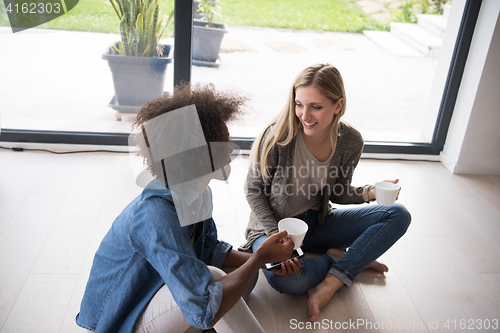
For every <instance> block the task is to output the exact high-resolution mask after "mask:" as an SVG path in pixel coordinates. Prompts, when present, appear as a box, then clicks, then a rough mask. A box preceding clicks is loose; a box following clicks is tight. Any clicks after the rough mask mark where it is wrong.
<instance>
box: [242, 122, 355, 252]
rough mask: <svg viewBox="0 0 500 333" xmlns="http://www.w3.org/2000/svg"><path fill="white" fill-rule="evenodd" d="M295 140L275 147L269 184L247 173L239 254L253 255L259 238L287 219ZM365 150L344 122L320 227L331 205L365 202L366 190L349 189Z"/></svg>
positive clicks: (331, 169) (271, 154) (334, 155)
mask: <svg viewBox="0 0 500 333" xmlns="http://www.w3.org/2000/svg"><path fill="white" fill-rule="evenodd" d="M268 133H269V130H267V131H266V132H265V133H264V137H266V136H267V135H268ZM295 140H296V138H293V139H292V141H291V142H290V143H289V144H288V145H286V146H280V145H275V147H273V149H271V151H270V152H269V156H268V158H267V166H268V170H269V173H270V175H271V180H270V183H265V182H264V180H263V178H262V175H261V173H260V172H259V173H257V174H255V175H254V174H253V171H252V168H251V167H250V170H249V171H248V175H247V178H246V181H245V185H244V187H245V196H246V198H247V201H248V204H249V205H250V208H251V213H250V221H249V222H248V226H247V229H246V232H245V237H246V239H247V242H246V243H245V244H243V245H242V246H241V247H240V248H239V250H240V251H244V252H251V251H252V250H251V249H252V244H253V243H254V242H255V240H257V238H259V237H261V236H263V235H269V236H271V235H273V234H275V233H277V232H278V221H279V220H281V219H283V218H285V217H286V216H284V211H285V205H286V200H287V195H286V194H285V193H283V192H285V191H283V189H285V188H286V186H287V184H291V182H292V172H287V170H289V169H287V167H289V166H292V165H293V153H294V148H295ZM263 141H264V140H262V142H263ZM260 149H261V147H260ZM362 150H363V138H362V136H361V134H360V133H359V132H358V131H357V130H356V129H354V128H353V127H351V126H349V125H347V124H345V123H342V122H341V123H340V127H339V137H338V140H337V147H336V149H335V153H334V154H333V157H332V159H331V161H330V166H329V172H328V179H327V184H326V185H325V186H324V187H323V189H322V200H321V208H320V210H319V212H318V220H319V224H323V222H324V221H325V217H326V215H327V214H328V213H330V212H331V210H332V209H333V208H332V207H331V204H330V201H331V202H333V203H337V204H357V203H363V202H364V199H363V189H364V186H361V187H353V186H351V185H350V184H351V179H352V175H353V173H354V169H355V168H356V165H357V164H358V161H359V158H360V156H361V152H362ZM259 154H260V153H259Z"/></svg>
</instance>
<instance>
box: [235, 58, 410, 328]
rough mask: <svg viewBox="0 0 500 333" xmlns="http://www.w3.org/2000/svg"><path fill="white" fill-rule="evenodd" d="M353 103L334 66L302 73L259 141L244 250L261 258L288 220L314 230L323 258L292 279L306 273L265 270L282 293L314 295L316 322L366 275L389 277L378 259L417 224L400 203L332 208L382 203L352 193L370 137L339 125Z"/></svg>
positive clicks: (309, 239) (365, 189)
mask: <svg viewBox="0 0 500 333" xmlns="http://www.w3.org/2000/svg"><path fill="white" fill-rule="evenodd" d="M346 102H347V98H346V94H345V91H344V83H343V80H342V76H341V75H340V72H339V71H338V70H337V69H336V68H335V67H333V66H332V65H330V64H319V65H314V66H310V67H308V68H306V69H305V70H303V71H302V72H301V73H300V74H299V75H298V76H297V78H296V79H295V81H294V83H293V85H292V88H291V90H290V94H289V97H288V102H287V104H286V106H285V108H284V109H283V111H282V112H281V113H280V114H279V115H278V116H277V117H276V119H275V120H274V121H273V122H272V123H271V124H270V125H269V126H267V127H266V129H265V130H264V131H263V133H262V134H261V135H260V136H259V137H258V138H257V140H256V141H255V142H254V145H253V146H252V151H251V155H250V160H251V166H250V170H249V172H248V176H247V179H246V182H245V193H246V197H247V200H248V203H249V205H250V208H251V214H250V221H249V223H248V227H247V230H246V239H247V242H246V244H244V245H242V248H241V249H240V250H242V251H248V252H251V251H254V252H255V251H258V249H260V246H262V244H263V242H264V241H265V240H266V239H268V238H269V237H272V236H273V235H275V234H276V233H277V232H278V222H279V221H280V220H281V219H283V218H286V217H296V218H299V219H301V220H304V221H305V222H306V223H307V224H308V227H309V228H308V231H307V233H306V235H305V238H304V241H303V246H302V249H303V250H304V251H307V252H314V253H319V254H322V255H321V256H319V257H315V258H306V259H300V260H295V262H294V263H293V264H292V268H293V271H292V272H295V271H296V270H298V269H300V272H299V274H293V275H286V276H283V275H279V274H275V273H273V272H270V271H266V270H264V274H265V276H266V278H267V280H268V281H269V284H270V285H271V286H272V287H273V288H274V289H276V290H278V291H279V292H281V293H287V294H301V293H304V292H308V293H309V300H308V315H309V319H310V320H311V321H315V320H316V319H317V317H318V315H319V312H320V310H321V308H322V307H323V306H325V305H326V304H327V303H328V302H329V300H330V299H331V298H332V297H333V295H334V293H335V292H336V291H337V290H338V289H339V288H340V287H341V286H342V285H346V286H349V285H350V284H351V283H352V282H353V280H354V279H355V277H356V275H357V274H359V273H360V272H361V271H362V270H363V269H365V268H367V267H369V268H373V269H376V270H378V271H381V272H387V271H388V268H387V266H385V265H384V264H381V263H379V262H377V261H375V260H376V259H377V258H378V257H379V256H380V255H382V254H383V253H384V252H385V251H387V250H388V249H389V248H390V247H391V246H392V245H393V244H394V243H395V242H396V241H397V240H398V239H399V238H400V237H401V236H402V235H403V234H404V233H405V232H406V229H407V228H408V226H409V224H410V220H411V218H410V214H409V213H408V211H407V210H406V208H405V207H404V206H402V205H400V204H395V205H393V206H390V207H385V206H379V205H370V206H366V207H363V208H350V209H332V207H331V203H336V204H360V203H364V202H369V201H373V200H375V190H374V187H373V186H372V185H366V186H360V187H354V186H351V179H352V176H353V173H354V169H355V167H356V165H357V164H358V161H359V159H360V156H361V152H362V150H363V138H362V137H361V134H360V133H359V132H358V131H357V130H355V129H354V128H353V127H351V126H349V125H347V124H346V123H344V122H342V121H340V118H341V117H342V116H343V115H344V113H345V110H346ZM391 182H393V183H396V182H397V180H394V181H391ZM346 248H348V250H347V252H346V253H345V254H344V251H343V250H344V249H346Z"/></svg>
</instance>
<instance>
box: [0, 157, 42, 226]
mask: <svg viewBox="0 0 500 333" xmlns="http://www.w3.org/2000/svg"><path fill="white" fill-rule="evenodd" d="M48 159H49V154H44V153H34V152H20V153H19V155H17V156H16V158H15V159H13V160H12V161H11V162H10V163H9V164H8V166H7V167H6V168H5V169H4V170H3V172H2V173H1V174H0V189H5V190H3V191H0V212H1V214H0V235H1V234H2V233H3V231H4V230H5V228H6V227H7V225H8V224H9V222H10V220H11V219H12V217H13V216H14V215H15V214H16V212H17V210H18V208H19V206H20V205H21V203H22V202H23V201H24V198H25V197H26V195H27V193H28V192H29V190H30V189H31V187H32V186H33V183H34V182H35V180H36V179H37V178H38V175H40V173H41V171H42V170H43V168H44V166H45V164H46V163H47V160H48Z"/></svg>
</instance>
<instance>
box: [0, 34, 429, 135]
mask: <svg viewBox="0 0 500 333" xmlns="http://www.w3.org/2000/svg"><path fill="white" fill-rule="evenodd" d="M116 40H118V36H117V35H113V34H99V33H83V32H68V31H48V30H40V29H31V30H27V31H25V32H21V33H16V34H12V33H11V32H10V29H9V28H2V27H0V45H2V47H1V49H0V59H1V62H0V73H2V75H1V78H0V116H1V124H0V126H1V127H3V128H31V129H45V130H51V129H52V130H54V129H57V130H87V131H93V132H95V131H111V132H123V131H128V130H130V126H131V121H132V120H133V117H127V118H124V119H123V121H122V122H117V121H116V119H115V113H114V110H112V109H111V108H110V107H108V106H107V105H108V103H109V102H110V100H111V99H112V97H113V95H114V93H113V85H112V81H111V73H110V71H109V67H108V66H107V64H106V62H105V61H104V60H102V59H101V54H102V52H103V51H104V50H105V49H106V48H107V46H108V45H109V44H111V43H113V42H114V41H116ZM167 42H171V43H172V42H173V41H172V40H167ZM325 62H328V63H331V64H333V65H334V66H336V67H337V68H338V69H339V70H340V72H341V73H342V75H343V77H344V81H345V85H346V93H347V112H346V116H345V118H344V119H345V120H346V121H348V122H350V123H351V124H353V125H354V126H356V127H357V128H358V129H360V130H361V131H362V132H363V134H364V135H365V138H367V137H368V138H373V137H374V135H375V136H377V135H379V134H380V133H381V132H383V133H385V134H384V135H385V138H386V139H394V140H401V138H403V137H407V138H408V133H411V134H410V138H409V140H419V139H421V138H420V137H419V132H420V128H421V127H422V123H423V121H424V119H425V118H426V117H428V116H426V114H427V113H428V112H435V111H434V110H427V100H428V97H429V94H430V89H431V86H432V82H433V75H434V71H435V69H436V64H437V61H436V59H433V58H429V57H403V56H396V55H394V54H392V53H390V52H388V51H386V50H385V49H383V48H381V47H379V46H378V45H376V44H375V43H374V42H372V41H371V40H369V39H368V38H367V37H366V36H364V35H362V34H359V33H338V32H314V31H303V30H300V31H295V30H286V29H271V28H253V27H237V26H230V27H229V31H228V33H227V34H226V36H225V37H224V40H223V45H222V51H221V54H220V66H219V67H218V68H212V67H199V66H193V68H192V82H193V83H213V84H214V85H215V86H216V87H218V88H222V89H231V90H235V91H237V92H239V93H242V94H244V95H246V96H248V97H249V98H250V100H249V103H248V105H247V108H246V115H245V116H244V117H243V118H242V119H240V120H239V121H237V122H235V123H234V125H233V128H234V129H233V131H232V134H233V135H235V136H255V135H257V134H258V133H259V132H260V130H261V129H262V128H263V127H264V126H265V124H266V123H268V122H269V121H270V120H271V119H272V118H274V117H275V116H276V115H277V113H278V112H279V111H280V110H281V108H282V107H283V105H284V103H285V101H286V98H287V95H288V92H289V88H290V85H291V83H292V81H293V80H294V78H295V76H296V75H297V74H298V73H299V72H300V71H301V70H302V69H304V68H305V67H307V66H309V65H311V64H315V63H325ZM172 73H173V67H172V66H169V67H168V69H167V77H166V90H167V91H171V89H172V82H173V80H172V77H173V75H172ZM375 132H377V133H375ZM374 133H375V134H374Z"/></svg>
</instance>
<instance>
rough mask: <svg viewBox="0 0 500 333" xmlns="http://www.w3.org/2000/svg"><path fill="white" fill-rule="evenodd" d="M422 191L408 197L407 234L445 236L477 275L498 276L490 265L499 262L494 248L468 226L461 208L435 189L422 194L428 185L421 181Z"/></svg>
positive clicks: (499, 252) (469, 223) (489, 241)
mask: <svg viewBox="0 0 500 333" xmlns="http://www.w3.org/2000/svg"><path fill="white" fill-rule="evenodd" d="M421 183H422V187H421V188H417V189H416V190H415V191H414V192H412V193H409V194H408V197H411V200H407V202H408V203H409V204H408V205H407V208H408V209H409V211H410V212H411V214H412V223H411V225H410V228H409V233H410V234H412V235H414V236H425V235H430V236H431V235H441V236H444V235H447V236H450V237H451V240H452V241H453V242H454V243H455V245H456V246H458V247H460V248H461V249H463V254H464V256H465V257H466V258H467V259H468V260H469V262H470V263H471V264H472V265H473V266H474V268H475V269H476V270H477V271H479V272H488V273H500V272H499V270H498V266H497V265H492V263H494V262H500V251H499V248H498V247H497V246H495V244H494V243H493V242H492V241H491V240H490V239H489V238H488V237H487V236H486V235H485V234H484V233H483V232H482V231H481V230H480V229H479V227H477V226H476V225H475V224H474V223H472V221H471V219H470V218H469V217H468V216H467V215H466V214H465V213H464V211H463V210H462V208H461V205H460V204H458V203H457V202H456V201H455V200H453V198H452V195H449V194H446V193H445V192H444V191H442V190H441V189H440V188H439V187H436V188H434V189H433V190H432V191H427V193H422V192H424V191H422V188H424V189H425V188H426V187H427V185H428V183H427V182H426V180H425V179H422V182H421Z"/></svg>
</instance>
